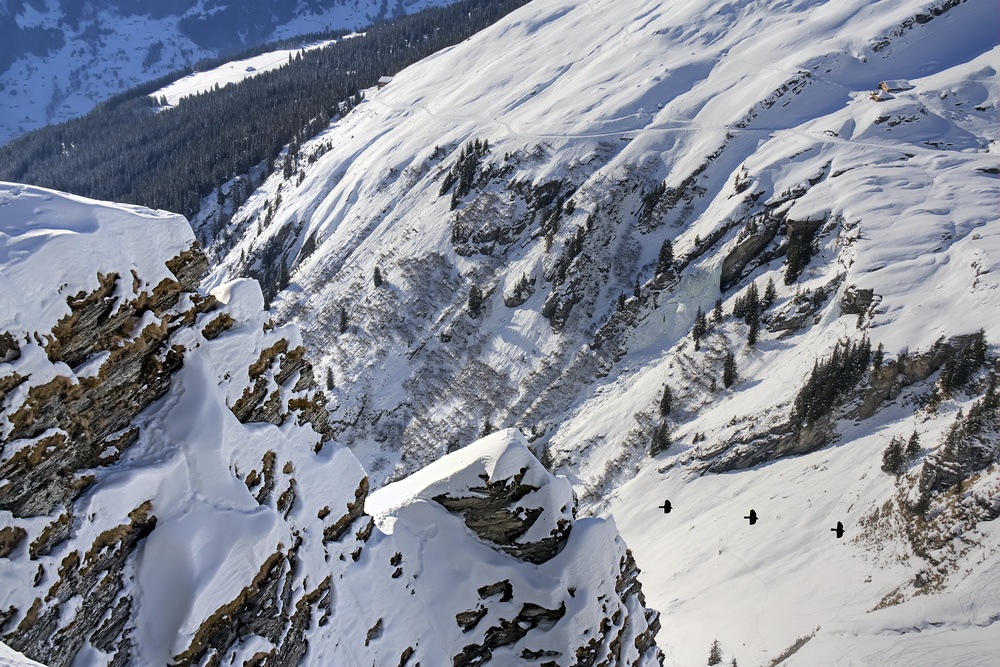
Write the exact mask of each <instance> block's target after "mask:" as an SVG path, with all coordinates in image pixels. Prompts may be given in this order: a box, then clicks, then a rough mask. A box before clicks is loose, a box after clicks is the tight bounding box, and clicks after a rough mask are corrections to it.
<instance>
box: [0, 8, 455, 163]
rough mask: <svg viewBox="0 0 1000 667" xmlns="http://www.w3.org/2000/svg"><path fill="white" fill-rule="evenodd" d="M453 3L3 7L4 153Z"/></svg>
mask: <svg viewBox="0 0 1000 667" xmlns="http://www.w3.org/2000/svg"><path fill="white" fill-rule="evenodd" d="M447 2H448V0H398V1H397V2H394V3H391V4H390V3H388V2H385V0H364V1H363V2H358V1H357V0H350V1H349V0H297V1H296V2H286V1H281V2H274V1H273V0H254V1H252V2H247V1H245V0H244V1H242V2H212V3H209V4H207V5H206V4H205V3H203V2H199V1H198V0H172V1H171V2H155V3H135V2H124V1H122V0H102V1H100V2H81V1H80V0H58V1H48V2H43V1H41V0H12V1H11V2H4V3H0V39H2V40H3V44H4V47H3V48H2V49H0V93H2V94H3V98H4V105H3V107H2V108H0V144H2V143H5V142H7V141H9V140H10V139H12V138H14V137H16V136H18V135H21V134H24V133H25V132H29V131H31V130H33V129H37V128H39V127H42V126H44V125H46V124H50V123H58V122H61V121H64V120H68V119H70V118H74V117H76V116H79V115H81V114H84V113H86V112H87V111H89V110H90V109H91V108H93V107H94V106H95V105H96V104H97V103H99V102H102V101H103V100H105V99H107V98H109V97H111V96H112V95H116V94H118V93H121V92H124V91H125V90H127V89H129V88H132V87H134V86H137V85H139V84H142V83H144V82H147V81H152V80H153V79H157V78H159V77H162V76H165V75H168V74H170V73H171V72H176V71H177V70H180V69H182V68H184V67H187V66H190V65H194V64H196V63H197V62H199V61H201V60H203V59H206V58H214V57H217V56H220V55H223V54H227V53H233V52H235V51H241V50H244V49H247V48H250V47H252V46H255V45H258V44H262V43H265V42H268V41H276V40H281V39H289V38H293V37H296V36H298V35H306V34H310V33H317V32H326V31H335V30H351V29H354V28H361V27H364V26H367V25H370V24H371V23H372V22H373V21H376V20H379V19H382V18H388V17H390V16H394V15H396V14H398V13H400V12H404V13H412V12H414V11H419V10H420V9H423V8H425V7H431V6H440V5H442V4H447Z"/></svg>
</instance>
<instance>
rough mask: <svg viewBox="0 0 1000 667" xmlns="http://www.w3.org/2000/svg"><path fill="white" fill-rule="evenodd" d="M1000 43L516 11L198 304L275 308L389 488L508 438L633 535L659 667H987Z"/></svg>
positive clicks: (896, 20) (416, 74)
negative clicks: (253, 283) (478, 441)
mask: <svg viewBox="0 0 1000 667" xmlns="http://www.w3.org/2000/svg"><path fill="white" fill-rule="evenodd" d="M998 23H1000V10H998V8H997V6H996V4H995V3H988V2H976V1H971V0H970V1H968V2H960V1H958V0H937V1H934V0H907V1H904V2H898V1H893V2H862V1H860V0H858V1H854V0H849V1H846V2H845V1H842V0H841V1H838V2H821V1H819V0H803V1H800V2H787V1H784V0H781V1H779V0H773V1H770V2H722V1H712V0H703V1H701V2H690V3H671V4H663V3H659V2H651V1H647V0H627V1H621V0H618V1H614V2H612V1H610V0H592V1H591V2H586V3H571V2H564V1H559V0H536V1H535V2H532V3H531V4H530V5H528V6H526V7H524V8H523V9H521V10H519V11H517V12H515V13H513V14H511V15H510V16H508V17H507V18H506V19H504V20H503V21H501V22H500V23H499V24H497V25H495V26H493V27H492V28H490V29H488V30H486V31H484V32H483V33H481V34H479V35H477V36H476V37H475V38H473V39H471V40H469V41H467V42H465V43H463V44H461V45H458V46H456V47H455V48H453V49H450V50H448V51H445V52H443V53H441V54H438V55H437V56H435V57H433V58H430V59H428V60H426V61H424V62H422V63H419V64H417V65H415V66H413V67H411V68H409V69H407V70H405V71H403V72H402V73H400V74H399V75H398V76H397V77H396V78H395V80H394V81H393V82H392V83H391V84H390V85H389V86H388V87H386V88H385V89H383V90H380V91H369V93H368V99H367V101H366V102H365V103H364V104H362V105H361V106H360V107H358V108H357V109H356V110H355V111H354V112H353V113H352V114H351V115H350V116H348V117H347V118H345V119H343V120H341V121H339V122H338V123H336V124H334V125H333V126H331V127H330V128H329V130H328V131H327V132H325V133H324V134H322V135H321V136H319V137H317V138H316V139H315V140H314V141H313V142H311V143H308V144H305V145H303V146H302V147H301V149H300V151H299V154H298V157H297V160H298V162H297V166H296V169H295V172H294V175H293V177H292V178H290V179H288V180H283V178H282V175H280V174H279V175H275V176H274V177H273V178H272V179H270V180H269V181H268V182H267V183H265V185H264V186H263V187H262V188H261V189H259V190H258V191H257V192H256V193H254V194H253V195H252V196H251V197H250V198H249V200H248V201H247V204H246V205H245V206H244V208H243V209H242V211H241V212H240V213H239V214H238V215H237V216H236V217H235V218H234V225H233V226H232V227H231V228H230V229H228V230H226V231H225V232H224V233H223V235H222V236H221V237H220V238H216V239H214V240H213V241H212V244H211V248H210V252H211V253H212V254H213V256H214V257H216V258H218V263H217V267H216V268H215V269H214V270H213V274H212V276H211V277H210V279H209V284H210V285H213V284H216V283H219V282H222V281H224V280H227V279H229V278H230V277H231V276H236V275H246V274H250V275H254V276H260V277H262V278H263V279H264V280H265V282H268V283H269V284H271V285H277V286H279V287H282V286H286V285H287V287H286V288H285V289H284V291H282V292H281V293H280V295H279V297H278V298H277V300H276V301H275V307H276V310H277V313H278V317H279V319H280V320H282V321H292V322H295V323H297V324H298V325H299V327H300V328H301V330H302V332H303V339H304V340H305V341H306V344H307V345H308V346H309V347H310V349H313V350H316V351H317V354H320V355H323V356H322V359H321V361H320V365H321V366H322V367H323V375H324V376H325V380H326V384H327V387H328V389H329V391H328V393H329V394H330V396H331V402H330V404H329V408H330V410H331V415H332V420H333V428H334V430H335V432H336V433H337V434H338V438H339V439H340V440H341V441H343V442H345V443H346V444H348V445H349V446H351V447H352V448H353V449H354V451H355V453H357V454H358V455H359V457H360V458H361V459H362V461H363V462H364V463H365V465H366V469H368V470H369V471H370V474H371V475H372V478H373V482H374V484H375V485H376V486H378V485H380V484H381V483H382V482H383V481H385V480H392V479H396V478H399V477H402V476H405V475H406V474H408V473H410V472H412V471H413V470H415V469H416V468H419V467H420V466H422V465H424V464H426V463H427V462H429V461H431V460H433V459H435V458H437V457H439V456H441V455H443V454H444V453H446V452H448V451H451V450H452V449H455V448H456V447H458V446H460V445H461V443H463V442H466V441H468V440H470V439H472V438H474V437H475V435H477V434H479V433H481V432H484V431H488V430H490V429H491V428H496V427H510V426H513V427H517V428H519V429H521V430H522V432H524V433H525V434H527V435H528V437H529V439H530V440H531V441H532V447H533V448H534V450H535V452H536V453H537V454H538V455H539V456H541V457H543V460H544V461H546V463H547V465H549V466H550V467H552V468H553V469H558V470H560V471H562V472H565V473H567V474H569V475H571V478H572V479H573V481H574V485H575V486H576V489H577V493H578V494H579V495H580V497H581V502H582V504H583V505H584V507H585V508H587V509H588V510H589V511H591V512H594V513H598V514H600V513H605V512H610V513H612V514H613V515H614V516H615V517H616V518H617V519H618V522H619V525H620V526H621V528H622V530H623V534H624V535H625V538H626V540H627V541H628V542H629V544H631V545H634V546H635V550H636V554H637V558H638V560H639V564H640V566H641V567H642V568H643V571H644V574H643V576H644V579H645V580H646V581H648V582H650V583H649V584H648V587H649V590H648V594H649V595H651V596H652V597H653V599H654V600H655V602H654V604H653V606H654V607H656V606H657V604H659V605H660V608H662V609H665V610H666V611H665V613H666V614H667V616H666V618H669V619H671V620H670V622H669V623H665V627H671V628H672V629H674V630H676V635H673V634H671V633H668V636H666V637H665V638H663V643H664V644H669V645H670V647H671V649H672V651H673V656H674V658H675V660H676V662H677V664H694V663H695V661H701V660H704V657H705V653H706V652H707V651H708V647H709V644H710V643H711V641H712V639H716V638H717V639H719V640H720V642H721V643H722V645H723V648H724V649H725V650H727V651H729V652H731V653H733V654H735V655H736V656H737V657H738V658H739V660H740V662H741V663H743V664H745V662H746V661H749V662H750V664H767V662H768V661H769V660H772V659H777V658H778V656H779V655H780V654H781V653H782V651H783V650H784V649H786V648H787V647H789V646H792V645H793V644H795V643H796V640H797V639H798V638H800V637H809V636H812V635H813V634H814V633H815V638H814V639H812V640H810V641H809V642H808V643H807V644H806V645H805V647H809V648H808V649H807V648H805V647H803V648H801V649H800V650H801V655H803V656H808V657H806V658H802V657H799V658H794V660H804V661H805V662H801V664H825V663H836V662H837V661H838V660H840V661H841V662H842V664H853V663H851V661H852V660H853V661H856V662H860V663H865V664H878V663H880V662H885V661H889V662H892V661H893V660H896V659H898V656H896V655H895V654H893V653H892V651H893V650H897V649H898V650H899V651H901V654H900V655H904V656H905V659H906V660H911V661H919V659H930V658H928V657H927V656H929V655H931V653H926V655H925V654H924V649H925V648H926V647H928V646H932V645H933V646H936V647H938V648H939V649H940V650H939V651H938V652H937V653H935V654H934V655H937V656H938V659H944V660H945V661H946V662H947V661H950V660H951V659H952V658H954V659H956V660H957V659H961V655H960V654H959V653H958V652H957V651H959V649H958V648H957V647H958V645H959V644H961V643H962V642H964V641H966V639H963V637H964V638H967V639H968V642H969V644H968V647H967V648H966V649H963V650H966V651H967V653H968V654H969V655H971V656H972V657H969V655H966V658H965V659H967V660H968V661H969V662H970V664H976V662H977V659H976V658H977V657H978V662H980V663H982V664H986V661H987V658H984V657H983V656H987V655H990V654H989V653H988V652H987V651H986V649H984V648H983V647H984V646H985V647H986V648H989V649H990V650H994V649H995V648H996V646H997V645H998V642H997V641H996V639H997V632H998V631H1000V628H997V626H996V624H995V623H993V621H994V620H995V614H994V612H993V611H984V610H989V609H992V608H993V607H992V606H991V603H989V602H988V601H989V599H990V598H989V596H990V595H991V594H992V593H991V591H993V590H994V588H993V586H992V584H990V583H989V582H991V581H993V579H994V578H995V571H996V570H995V563H994V560H993V559H994V554H995V553H996V550H997V549H998V548H1000V543H998V542H997V537H996V535H995V530H993V529H992V526H993V523H992V522H993V521H994V519H995V518H996V516H997V514H998V512H1000V507H998V504H997V501H996V500H995V498H996V493H995V489H996V484H997V481H998V478H997V471H996V465H995V460H996V458H997V456H998V452H997V449H998V447H997V440H998V437H997V428H998V417H997V415H996V398H995V391H994V390H993V389H991V385H990V379H989V378H990V375H991V373H994V372H995V371H996V350H997V348H996V341H997V340H1000V324H998V323H1000V301H998V289H1000V284H998V278H997V276H998V275H1000V274H998V271H997V269H998V266H1000V260H998V257H1000V228H998V225H997V217H998V215H997V211H998V202H1000V188H998V182H997V174H998V173H1000V143H998V142H1000V129H998V128H1000V124H998V123H997V120H998V116H997V103H998V92H997V91H998V90H1000V88H998V83H1000V82H998V78H997V66H998V64H1000V48H998V46H997V37H996V30H995V28H996V26H997V25H998ZM883 81H885V82H886V83H887V86H886V87H887V88H890V89H892V92H882V93H881V94H880V95H878V96H876V97H878V98H879V100H878V101H877V100H876V99H873V95H872V91H874V90H876V88H878V86H879V84H880V82H883ZM896 82H898V83H899V85H894V84H895V83H896ZM198 227H199V229H200V230H202V232H203V233H204V230H205V229H207V225H206V223H200V224H199V225H198ZM666 242H669V247H670V249H671V250H672V258H666V259H661V258H664V257H665V253H664V254H661V253H663V249H664V246H665V245H666ZM671 259H672V261H671ZM376 273H377V277H378V279H379V280H376ZM376 283H379V284H376ZM769 283H773V284H774V290H773V293H772V292H771V290H769V289H768V287H767V286H768V284H769ZM751 292H756V294H755V295H753V296H751ZM717 301H720V304H719V314H718V315H716V314H715V313H714V312H713V311H714V310H715V304H716V302H717ZM748 304H751V305H748ZM699 309H700V310H701V311H703V312H704V313H707V315H708V316H707V317H706V318H705V320H704V322H703V323H701V325H702V327H701V328H703V329H704V331H703V332H701V335H700V336H699V340H698V341H697V343H696V341H695V340H693V339H692V336H691V331H692V327H693V325H695V324H696V322H697V321H698V320H699V318H698V317H697V315H698V310H699ZM734 311H738V316H737V315H736V314H734ZM980 331H982V335H981V336H980V335H978V332H980ZM748 339H753V340H752V341H748ZM984 341H985V342H984ZM730 354H731V355H732V356H731V357H729V355H730ZM727 358H728V361H727ZM727 365H728V366H729V369H730V373H724V370H725V367H726V366H727ZM814 369H815V370H814ZM665 388H669V390H670V399H671V400H670V401H669V405H667V403H668V402H666V401H663V400H662V399H663V397H664V393H665ZM972 414H974V415H975V417H974V418H972V417H970V415H972ZM913 433H916V434H917V438H916V439H915V440H914V441H913V442H914V444H913V446H912V447H911V448H910V450H909V451H907V447H906V444H907V442H908V441H909V440H910V439H911V435H912V434H913ZM890 443H893V444H892V447H893V448H895V449H893V450H892V451H895V450H899V451H898V456H896V455H893V456H889V457H888V459H887V460H888V461H889V462H888V463H887V464H886V467H887V468H889V469H890V470H892V471H894V472H896V473H899V474H898V476H897V475H895V474H890V473H886V472H883V471H882V470H881V468H882V466H883V453H884V452H885V451H886V450H887V448H889V449H891V448H890V447H889V446H890ZM890 453H892V452H890ZM792 455H795V456H796V458H788V457H789V456H792ZM894 457H895V458H894ZM896 459H898V460H896ZM956 485H958V486H956ZM956 489H958V490H957V491H956ZM665 498H673V499H674V503H675V506H676V507H677V509H675V511H674V512H673V513H671V514H670V515H666V516H665V515H664V514H663V513H662V510H657V509H656V506H657V504H660V503H662V502H663V500H664V499H665ZM677 499H680V500H677ZM752 507H754V508H756V509H757V511H758V512H759V513H760V515H761V517H762V518H761V521H760V523H759V524H757V525H755V526H754V527H753V528H752V529H751V528H750V527H749V526H748V525H747V523H746V522H745V521H744V520H743V519H742V517H744V516H745V515H746V514H747V512H748V510H749V509H750V508H752ZM837 521H841V522H843V523H844V525H845V527H846V531H847V532H846V535H845V537H844V538H843V539H841V540H840V541H838V538H836V537H835V536H834V535H833V534H831V532H830V529H831V528H833V527H835V526H836V523H837ZM956 526H957V527H956ZM833 547H836V549H834V548H833ZM681 591H683V593H682V592H681ZM929 593H934V595H936V596H939V597H935V598H933V599H935V600H939V601H940V603H934V604H931V607H933V613H932V612H931V611H928V610H929V609H930V607H924V606H923V605H925V604H930V603H928V602H927V600H930V599H932V598H931V597H930V596H928V597H924V596H925V595H927V594H929ZM963 596H964V597H963ZM963 600H964V601H965V602H966V603H967V604H965V606H963V602H962V601H963ZM970 605H971V606H970ZM876 607H884V608H886V609H885V610H883V611H879V612H877V613H876V612H872V613H869V612H870V611H871V610H873V609H875V608H876ZM973 607H974V608H975V609H974V610H972V611H970V609H972V608H973ZM963 610H964V611H963ZM922 617H926V618H925V620H924V621H921V622H919V623H918V622H916V621H914V619H918V618H922ZM932 617H934V618H936V619H937V620H931V618H932ZM911 621H913V623H912V624H908V623H910V622H911ZM931 623H933V624H935V625H933V626H931V625H928V624H931ZM930 627H934V628H944V629H942V630H941V631H940V632H938V631H936V630H935V631H934V632H932V633H931V634H927V633H921V632H919V631H920V630H922V629H925V628H930ZM817 628H819V629H818V630H817ZM945 629H946V630H947V631H945ZM852 633H853V634H857V635H859V636H863V637H866V638H867V639H865V640H861V639H858V640H855V639H854V638H852ZM887 635H892V636H893V638H891V639H886V638H885V637H886V636H887ZM983 637H985V638H986V639H985V640H984V639H983ZM984 642H985V644H984ZM980 649H982V650H980ZM880 656H881V657H880ZM941 656H945V657H944V658H941ZM728 659H729V658H728V657H727V661H728ZM989 659H991V658H989ZM810 661H811V662H810ZM786 664H791V663H786ZM796 664H798V663H796Z"/></svg>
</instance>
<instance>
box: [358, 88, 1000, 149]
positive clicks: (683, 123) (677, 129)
mask: <svg viewBox="0 0 1000 667" xmlns="http://www.w3.org/2000/svg"><path fill="white" fill-rule="evenodd" d="M369 102H370V103H372V104H378V105H379V106H381V107H383V108H385V109H388V110H390V111H397V112H406V111H413V110H418V111H423V112H424V113H426V114H427V115H428V116H430V117H431V118H438V119H441V120H450V121H454V122H456V123H470V122H473V123H480V124H495V125H499V126H501V127H502V128H503V129H504V130H506V131H507V133H508V134H509V135H510V136H512V137H515V138H520V139H607V138H615V137H617V138H620V139H623V140H627V141H631V140H633V139H635V138H637V137H639V136H645V135H655V134H664V135H665V134H675V133H683V132H696V131H698V130H701V131H705V132H709V131H717V132H726V133H729V134H768V135H769V137H768V138H770V139H774V140H778V139H781V138H782V137H781V135H782V134H792V135H797V136H801V137H805V138H807V139H811V140H812V141H814V142H816V143H818V144H834V145H840V146H851V147H855V148H873V149H875V150H877V151H883V152H886V151H896V152H898V153H901V154H903V155H907V156H910V154H911V153H914V152H916V153H922V154H925V155H933V156H942V155H948V156H952V157H954V158H958V159H964V160H965V161H976V160H981V159H983V158H985V157H990V156H991V154H989V153H963V152H959V151H950V150H946V149H936V148H929V147H923V146H918V145H915V144H893V143H877V142H874V141H857V140H854V139H841V138H839V137H834V136H831V135H829V134H824V133H822V132H820V133H816V134H814V133H811V132H806V131H805V130H798V129H795V128H778V127H746V128H738V127H732V126H713V125H703V124H700V123H696V122H695V121H692V120H676V121H671V122H672V123H676V126H674V127H637V128H632V129H623V130H617V131H612V132H578V133H570V132H563V133H556V132H551V133H537V132H534V133H533V132H524V131H520V130H516V129H514V127H513V126H512V125H511V124H510V123H509V122H508V121H504V120H500V119H497V118H487V117H482V116H460V115H456V114H441V113H437V112H434V111H431V110H430V109H428V108H427V106H426V105H423V104H417V105H412V106H405V105H403V106H400V105H394V104H389V103H388V102H384V101H382V100H378V99H372V100H369ZM638 115H640V114H638V113H635V114H629V115H628V116H622V117H619V118H611V119H609V122H615V121H622V120H626V119H628V118H634V117H635V116H638Z"/></svg>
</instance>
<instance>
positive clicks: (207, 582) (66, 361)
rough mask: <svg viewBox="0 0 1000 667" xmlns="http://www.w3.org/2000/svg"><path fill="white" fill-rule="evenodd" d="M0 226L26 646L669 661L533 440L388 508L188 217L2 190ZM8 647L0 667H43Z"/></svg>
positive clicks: (6, 442) (293, 657)
mask: <svg viewBox="0 0 1000 667" xmlns="http://www.w3.org/2000/svg"><path fill="white" fill-rule="evenodd" d="M0 220H2V221H3V222H2V223H0V224H2V226H0V276H2V287H0V299H2V304H3V308H2V310H0V318H2V319H0V640H2V641H3V642H4V643H5V644H6V645H7V646H9V647H10V648H11V649H14V650H15V651H20V652H22V653H23V654H24V655H27V656H29V657H30V658H32V659H35V660H39V661H41V662H43V663H44V664H47V665H70V664H86V665H104V664H108V665H165V664H172V665H204V664H211V665H218V664H245V665H297V664H310V665H362V664H366V665H367V664H377V665H406V664H410V665H415V664H425V665H443V664H453V665H456V666H460V665H473V664H476V665H479V664H484V663H487V662H490V661H491V660H492V664H501V665H513V664H525V665H528V664H538V665H541V664H551V662H552V661H558V664H607V665H634V666H639V665H644V666H650V667H651V666H653V665H656V664H659V660H658V657H659V656H660V653H659V650H658V649H657V647H656V645H655V643H654V641H655V639H654V638H655V634H656V631H657V630H658V628H659V623H658V617H657V614H656V612H655V611H651V610H647V609H646V608H645V606H644V600H643V595H642V590H641V587H640V585H639V582H638V580H637V575H638V570H637V568H636V565H635V561H634V560H633V558H632V556H631V553H630V552H629V551H628V549H627V548H626V546H625V544H624V542H623V541H622V540H621V539H620V538H619V537H618V535H617V531H616V529H615V524H614V523H613V521H610V520H605V519H596V518H586V519H579V520H577V519H576V518H575V512H576V500H575V497H574V495H573V490H572V487H571V486H570V483H569V482H568V481H567V480H566V479H565V478H556V477H554V476H552V475H551V474H550V473H548V472H547V471H546V470H545V469H544V468H543V467H542V465H541V464H540V463H539V462H538V460H537V459H535V458H534V457H533V456H532V454H531V452H530V451H529V449H528V447H527V443H526V442H525V440H524V438H523V436H522V435H521V434H520V433H518V432H517V431H515V430H508V431H504V432H500V433H495V434H493V435H491V436H490V437H488V438H484V439H482V440H481V441H479V442H477V443H475V444H473V445H470V446H469V447H467V448H466V449H463V450H462V451H461V452H460V453H457V454H456V455H454V456H451V457H447V458H445V459H443V460H441V461H438V462H437V463H436V464H435V465H434V466H433V467H432V468H430V469H428V470H425V471H422V473H421V474H420V475H419V476H414V477H413V478H411V479H410V480H407V482H406V485H405V486H387V487H385V488H383V489H381V490H380V493H379V495H378V497H377V498H372V499H371V500H370V501H369V499H368V498H367V493H368V488H369V487H368V480H367V477H366V476H365V474H364V471H363V470H362V468H361V466H360V464H359V462H358V460H357V459H356V458H355V457H354V456H353V455H352V454H351V453H350V451H349V450H348V449H346V448H345V447H343V446H341V445H338V444H336V443H335V442H333V441H331V440H330V431H329V426H328V423H327V420H326V413H325V411H324V410H323V403H324V397H323V394H322V393H321V392H320V391H319V390H318V389H317V388H316V386H315V384H314V383H313V375H312V368H311V366H310V365H309V363H308V362H307V361H306V359H305V356H304V355H305V350H304V349H303V348H302V347H301V339H300V337H299V335H298V332H297V331H296V329H295V327H294V326H293V325H283V326H275V324H274V323H273V321H271V320H270V319H269V317H268V314H267V313H266V311H264V310H263V308H262V306H263V296H262V294H261V291H260V288H259V286H258V285H257V284H256V283H255V282H253V281H249V280H238V281H234V282H230V283H227V284H225V285H221V286H219V287H218V288H216V289H215V290H213V291H212V293H211V294H206V293H203V292H199V291H198V290H197V288H196V285H197V283H198V281H199V279H200V277H201V276H202V274H203V272H204V270H205V268H206V261H205V257H204V255H203V254H202V253H201V252H200V251H199V250H198V249H197V247H196V246H193V245H192V243H193V236H192V233H191V230H190V228H189V226H188V224H187V222H186V221H185V220H184V219H183V218H182V217H180V216H176V215H173V214H167V213H164V212H154V211H149V210H146V209H140V208H137V207H129V206H120V205H113V204H104V203H100V202H94V201H90V200H85V199H82V198H78V197H73V196H69V195H62V194H59V193H56V192H53V191H49V190H43V189H39V188H31V187H26V186H18V185H12V184H0ZM366 506H369V507H366ZM7 646H2V645H0V663H2V664H13V665H22V664H25V663H24V662H18V660H19V659H20V658H19V657H18V656H17V655H14V654H13V653H12V652H11V651H8V649H7ZM5 661H6V662H5ZM32 664H34V663H32Z"/></svg>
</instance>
